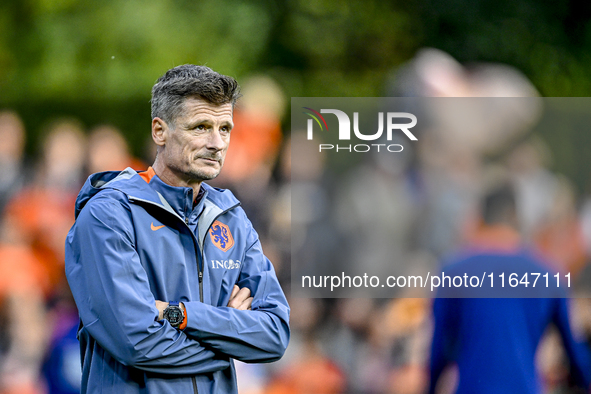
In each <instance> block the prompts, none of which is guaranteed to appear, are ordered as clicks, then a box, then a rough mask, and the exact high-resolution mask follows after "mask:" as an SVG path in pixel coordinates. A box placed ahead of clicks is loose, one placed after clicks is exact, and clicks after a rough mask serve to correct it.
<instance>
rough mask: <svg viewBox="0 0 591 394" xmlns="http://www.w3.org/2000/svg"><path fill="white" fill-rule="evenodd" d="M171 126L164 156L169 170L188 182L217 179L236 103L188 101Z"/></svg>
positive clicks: (225, 150) (197, 99)
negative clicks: (219, 103)
mask: <svg viewBox="0 0 591 394" xmlns="http://www.w3.org/2000/svg"><path fill="white" fill-rule="evenodd" d="M174 123H175V124H174V127H171V125H167V126H168V130H167V136H166V142H165V148H164V150H163V151H162V152H161V153H160V154H162V155H163V157H162V159H163V160H164V164H165V165H166V167H168V169H169V170H170V171H172V172H174V173H175V174H176V175H177V176H178V177H179V178H182V179H185V180H187V181H204V180H208V179H213V178H215V177H216V176H218V174H219V173H220V170H221V169H222V166H223V164H224V159H225V158H226V152H227V150H228V145H229V143H230V131H231V130H232V127H234V123H233V122H232V104H230V103H228V104H221V105H217V104H211V103H209V102H207V101H205V100H202V99H200V98H194V97H190V98H187V99H185V102H184V110H183V112H182V113H181V115H180V116H179V117H177V118H176V120H175V122H174Z"/></svg>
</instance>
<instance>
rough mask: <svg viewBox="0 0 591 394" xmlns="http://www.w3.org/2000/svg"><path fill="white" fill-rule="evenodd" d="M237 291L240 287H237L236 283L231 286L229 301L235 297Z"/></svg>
mask: <svg viewBox="0 0 591 394" xmlns="http://www.w3.org/2000/svg"><path fill="white" fill-rule="evenodd" d="M239 291H240V287H238V285H234V287H233V288H232V294H230V301H232V299H234V297H236V294H238V292H239Z"/></svg>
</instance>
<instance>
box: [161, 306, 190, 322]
mask: <svg viewBox="0 0 591 394" xmlns="http://www.w3.org/2000/svg"><path fill="white" fill-rule="evenodd" d="M163 316H164V318H165V319H166V320H168V322H169V323H170V325H171V326H173V327H178V326H180V325H181V323H182V322H183V320H184V319H185V313H184V312H183V310H182V309H181V308H180V307H179V303H178V302H175V301H171V302H169V303H168V306H167V307H166V309H164V313H163Z"/></svg>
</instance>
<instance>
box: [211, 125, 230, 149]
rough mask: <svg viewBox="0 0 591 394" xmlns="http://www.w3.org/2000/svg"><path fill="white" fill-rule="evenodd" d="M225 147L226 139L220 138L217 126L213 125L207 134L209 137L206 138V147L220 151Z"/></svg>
mask: <svg viewBox="0 0 591 394" xmlns="http://www.w3.org/2000/svg"><path fill="white" fill-rule="evenodd" d="M225 147H226V141H225V140H224V139H223V138H222V135H221V134H220V129H219V127H214V129H213V131H212V132H211V133H210V134H209V139H208V140H207V149H210V150H214V151H220V150H222V149H224V148H225Z"/></svg>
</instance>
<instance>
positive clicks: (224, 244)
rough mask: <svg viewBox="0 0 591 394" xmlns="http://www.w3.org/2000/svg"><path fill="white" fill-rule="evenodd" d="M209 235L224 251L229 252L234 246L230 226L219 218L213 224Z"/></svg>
mask: <svg viewBox="0 0 591 394" xmlns="http://www.w3.org/2000/svg"><path fill="white" fill-rule="evenodd" d="M209 236H210V237H211V242H213V244H214V245H215V246H216V247H217V248H218V249H220V250H222V251H224V252H227V251H228V250H230V248H231V247H232V246H234V237H232V233H231V232H230V228H229V227H228V226H227V225H225V224H224V223H222V222H220V221H218V220H216V221H215V222H213V224H212V225H211V227H210V229H209Z"/></svg>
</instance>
